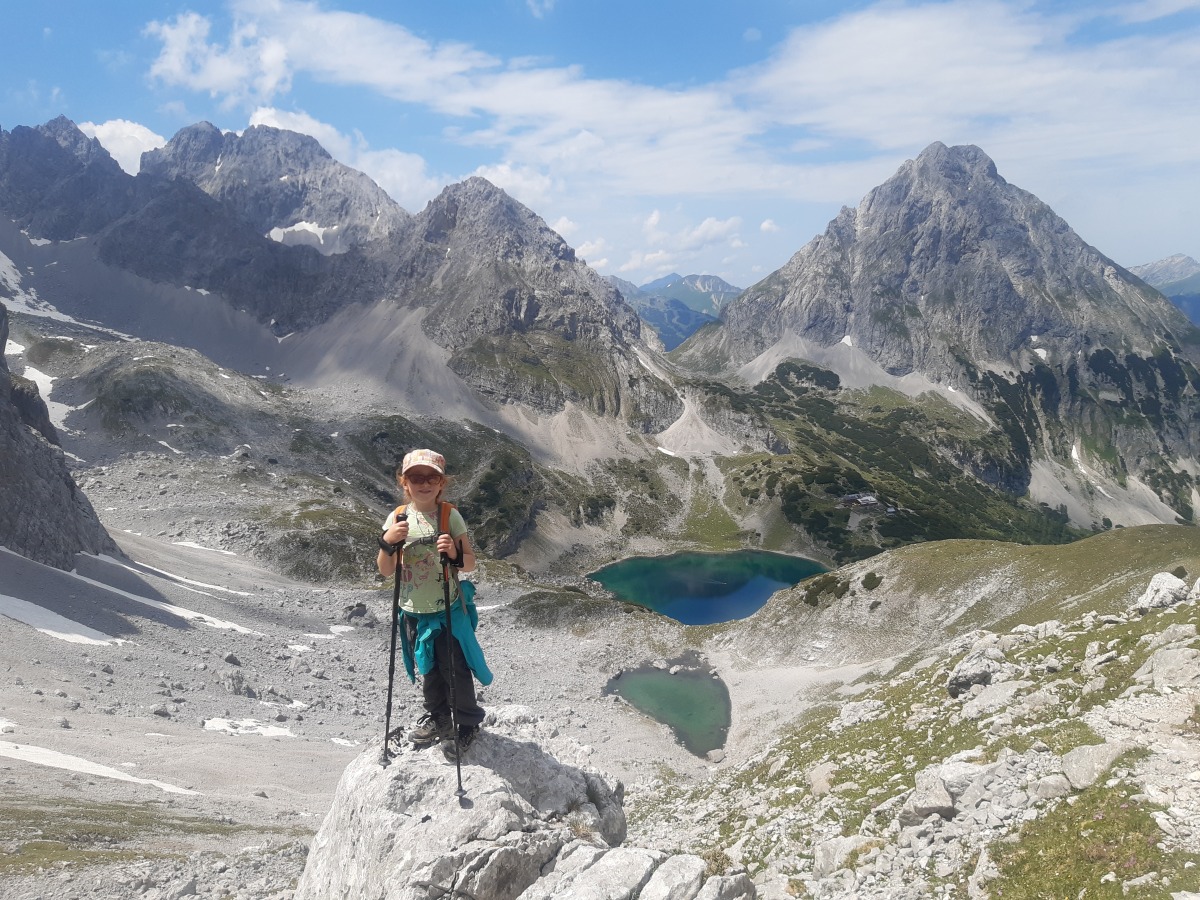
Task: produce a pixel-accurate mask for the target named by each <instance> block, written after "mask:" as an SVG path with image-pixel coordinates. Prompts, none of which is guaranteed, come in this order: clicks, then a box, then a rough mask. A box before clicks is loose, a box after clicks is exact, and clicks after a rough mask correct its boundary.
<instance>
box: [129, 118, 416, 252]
mask: <svg viewBox="0 0 1200 900" xmlns="http://www.w3.org/2000/svg"><path fill="white" fill-rule="evenodd" d="M142 172H144V173H146V174H147V175H157V176H161V177H164V178H168V179H177V178H181V179H184V180H186V181H190V182H192V183H193V184H195V185H196V186H197V187H198V188H200V189H201V190H202V191H204V192H205V193H206V194H208V195H209V196H210V197H213V198H214V199H216V200H220V201H222V202H224V203H227V204H229V205H230V206H231V207H232V208H234V209H236V210H237V212H238V213H239V214H240V215H241V217H242V218H243V219H244V220H245V221H246V222H247V223H248V224H249V225H250V226H251V227H253V228H254V229H255V230H256V231H257V232H258V233H259V234H262V235H266V236H269V237H271V238H273V239H275V240H277V241H280V242H281V243H285V244H305V245H307V246H312V247H314V248H315V249H317V250H318V251H320V252H321V253H324V254H326V255H330V254H336V253H343V252H345V251H347V250H349V249H351V248H352V247H356V246H361V245H362V244H364V243H367V242H368V241H372V240H376V239H378V238H382V237H387V236H388V235H392V234H395V233H396V232H397V231H398V230H399V229H400V227H401V225H402V224H403V223H404V222H405V221H407V219H408V214H407V213H406V212H405V211H404V210H403V209H401V208H400V206H399V205H398V204H397V203H396V202H395V201H394V200H392V199H391V198H390V197H389V196H388V195H387V194H386V193H385V192H384V191H383V189H382V188H380V187H379V186H378V185H377V184H375V182H373V181H372V180H371V179H370V178H368V177H367V176H366V175H364V174H363V173H362V172H358V171H355V170H354V169H351V168H350V167H349V166H345V165H343V164H342V163H340V162H338V161H337V160H335V159H334V158H333V157H332V156H330V155H329V153H328V152H327V151H326V150H325V148H324V147H322V146H321V144H320V142H319V141H317V139H316V138H314V137H312V136H310V135H307V134H301V133H299V132H295V131H287V130H286V129H282V128H275V127H273V126H270V125H254V126H252V127H250V128H248V129H246V131H245V132H243V133H242V134H240V135H239V134H236V133H234V132H222V131H221V130H220V129H218V128H217V127H216V126H214V125H212V124H211V123H209V122H198V123H196V124H195V125H189V126H188V127H187V128H183V129H181V130H180V131H178V132H177V133H176V134H175V136H174V137H172V138H171V140H170V141H168V142H167V143H166V144H165V145H164V146H162V147H159V148H158V149H156V150H151V151H149V152H147V153H144V154H142Z"/></svg>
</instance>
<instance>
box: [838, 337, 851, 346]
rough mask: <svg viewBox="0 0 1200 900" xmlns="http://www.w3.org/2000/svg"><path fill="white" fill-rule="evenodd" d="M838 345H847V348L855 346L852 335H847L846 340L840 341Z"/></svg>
mask: <svg viewBox="0 0 1200 900" xmlns="http://www.w3.org/2000/svg"><path fill="white" fill-rule="evenodd" d="M838 343H839V344H845V345H846V346H847V347H853V346H854V341H853V339H851V337H850V335H846V336H845V337H844V338H842V339H841V340H840V341H838Z"/></svg>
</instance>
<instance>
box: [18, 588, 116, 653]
mask: <svg viewBox="0 0 1200 900" xmlns="http://www.w3.org/2000/svg"><path fill="white" fill-rule="evenodd" d="M0 616H5V617H7V618H9V619H13V620H14V621H17V622H20V623H21V624H23V625H28V626H29V627H30V628H33V629H34V630H36V631H40V632H41V633H42V634H48V635H49V636H50V637H52V638H58V639H59V640H60V641H66V642H67V643H69V644H94V645H96V644H98V645H101V646H110V645H112V644H124V643H126V642H125V641H123V640H121V639H120V638H115V637H113V636H112V635H110V634H105V633H104V632H103V631H97V630H96V629H95V628H88V626H86V625H83V624H81V623H79V622H76V621H75V620H74V619H68V618H67V617H66V616H60V615H59V614H58V613H56V612H51V611H50V610H48V609H46V608H45V607H43V606H38V605H37V604H36V603H30V602H29V601H28V600H21V599H19V598H17V597H9V596H7V595H6V594H0Z"/></svg>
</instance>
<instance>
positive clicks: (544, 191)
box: [472, 163, 555, 210]
mask: <svg viewBox="0 0 1200 900" xmlns="http://www.w3.org/2000/svg"><path fill="white" fill-rule="evenodd" d="M472 174H474V175H478V176H479V177H481V178H486V179H487V180H488V181H490V182H491V183H492V184H494V185H495V186H496V187H498V188H500V190H502V191H504V192H505V193H506V194H508V195H509V196H510V197H512V198H513V199H515V200H518V201H520V202H521V203H523V204H525V205H526V206H528V207H529V208H530V209H533V210H537V209H538V208H539V207H544V206H545V205H546V204H547V203H548V202H549V200H550V199H551V197H552V196H553V195H554V193H555V186H554V182H553V180H552V179H551V178H550V176H548V175H546V174H545V172H544V171H542V170H540V169H538V168H535V167H533V166H514V165H511V164H509V163H501V164H499V165H494V166H480V167H479V168H477V169H476V170H475V171H474V172H473V173H472Z"/></svg>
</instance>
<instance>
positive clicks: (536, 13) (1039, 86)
mask: <svg viewBox="0 0 1200 900" xmlns="http://www.w3.org/2000/svg"><path fill="white" fill-rule="evenodd" d="M0 22H3V26H4V27H3V33H2V36H0V46H2V49H3V52H2V53H0V127H3V128H4V129H5V130H11V129H12V128H13V127H15V126H17V125H37V124H41V123H42V122H45V121H47V120H49V119H51V118H53V117H55V116H58V115H66V116H67V117H68V118H70V119H72V120H73V121H75V122H76V123H77V124H79V125H80V127H82V128H83V129H84V130H85V131H86V132H88V133H89V134H93V135H95V136H96V137H98V138H99V139H100V141H101V142H102V143H103V144H104V145H105V147H107V148H108V149H109V152H111V153H112V154H113V155H114V156H115V157H116V158H117V159H118V161H119V162H121V164H122V165H123V166H125V167H126V169H127V170H131V171H133V170H136V166H137V159H138V156H139V154H140V152H141V151H142V150H145V149H148V148H150V147H152V146H156V145H158V144H161V143H162V142H164V141H165V140H167V139H169V138H170V137H171V135H173V134H174V133H175V132H176V131H177V130H178V129H180V128H182V127H184V126H186V125H189V124H192V123H194V122H198V121H201V120H207V121H209V122H212V123H214V124H215V125H217V126H219V127H221V128H223V129H226V130H234V131H240V130H242V129H245V128H246V127H248V126H249V125H252V124H269V125H276V126H279V127H286V128H292V129H295V130H297V131H304V132H307V133H309V134H312V135H313V136H315V137H316V138H318V139H319V140H320V141H321V143H322V144H323V145H324V146H325V148H326V149H327V150H328V151H329V152H330V153H331V154H333V155H334V156H335V157H336V158H338V159H340V160H341V161H342V162H345V163H346V164H348V165H351V166H353V167H355V168H357V169H361V170H362V171H364V172H366V173H367V174H369V175H371V176H372V177H373V178H374V179H375V180H376V181H377V182H379V183H380V184H381V185H382V186H383V187H384V188H385V189H386V190H387V191H388V192H389V193H390V194H391V195H392V196H393V197H394V198H395V199H396V200H397V201H398V202H399V203H400V204H401V205H402V206H403V207H404V208H405V209H408V210H409V211H411V212H418V211H419V210H420V209H421V208H422V207H423V206H424V204H425V203H426V202H427V201H428V200H430V199H431V198H432V197H434V196H436V194H437V193H438V192H439V191H440V190H441V189H442V187H444V186H445V185H447V184H450V183H453V182H456V181H460V180H462V179H464V178H466V177H468V176H470V175H476V174H478V175H483V176H484V177H486V178H489V179H490V180H491V181H493V182H494V183H495V184H497V185H499V186H500V187H502V188H504V189H505V190H506V191H508V192H509V193H510V194H511V195H513V196H514V197H516V198H517V199H518V200H520V201H521V202H523V203H525V204H526V205H527V206H529V207H530V208H531V209H533V210H534V212H536V213H537V214H538V215H540V216H541V217H542V218H543V219H545V220H546V222H547V223H548V224H549V225H550V226H551V227H553V228H555V229H556V230H558V231H559V232H560V233H561V234H562V235H563V236H564V237H565V238H566V239H567V240H568V242H569V243H570V244H571V245H572V246H574V247H575V248H576V250H577V251H578V252H579V255H580V256H582V257H584V258H585V259H586V260H587V261H588V262H589V263H590V264H591V265H593V266H594V267H595V268H596V269H598V270H599V271H600V272H602V273H603V274H606V275H608V274H611V275H618V276H620V277H622V278H625V279H627V280H630V281H633V282H635V283H638V284H642V283H645V282H647V281H649V280H652V279H654V278H657V277H660V276H661V275H664V274H667V273H669V272H672V271H675V272H679V273H680V274H685V275H686V274H692V273H698V274H714V275H719V276H721V277H722V278H725V279H726V280H727V281H729V282H731V283H732V284H734V285H736V286H738V287H747V286H749V285H750V284H752V283H754V282H756V281H758V280H759V279H761V278H763V277H765V276H766V275H768V274H770V273H771V272H772V271H774V270H775V269H777V268H779V267H780V266H782V265H783V264H784V263H785V262H786V261H787V259H788V258H789V257H790V256H791V255H792V254H793V253H794V252H795V251H796V250H798V249H799V248H800V247H801V246H803V245H804V244H805V243H807V242H808V241H809V240H810V239H811V238H813V237H814V236H815V235H817V234H819V233H820V232H822V231H824V229H825V227H826V225H827V224H828V222H829V220H830V219H831V218H832V217H833V216H834V215H835V214H836V213H837V211H838V210H839V209H840V208H841V207H842V206H855V205H857V204H858V202H859V201H860V200H861V199H862V197H863V196H864V195H865V194H866V193H867V191H869V190H870V189H871V188H872V187H874V186H875V185H877V184H879V183H881V182H882V181H884V180H885V179H887V178H888V177H889V176H890V175H892V174H893V173H894V172H895V171H896V169H897V167H898V166H899V165H900V164H901V163H902V162H903V161H904V160H905V159H910V158H912V157H915V156H916V155H917V154H918V153H920V152H921V150H922V149H924V148H925V147H926V146H928V145H929V144H930V143H932V142H933V141H942V142H943V143H946V144H976V145H978V146H979V147H981V148H982V149H983V150H984V151H985V152H987V153H988V154H989V155H990V156H991V157H992V159H993V160H995V162H996V165H997V168H998V169H999V171H1000V174H1001V175H1003V176H1004V177H1005V178H1006V179H1008V180H1009V181H1010V182H1012V183H1014V184H1016V185H1018V186H1020V187H1022V188H1025V189H1026V190H1029V191H1031V192H1033V193H1034V194H1036V195H1038V196H1039V197H1040V198H1041V199H1043V200H1045V201H1046V202H1047V203H1049V204H1050V205H1051V206H1052V207H1053V208H1054V209H1055V210H1056V211H1057V212H1058V213H1059V214H1060V215H1062V216H1063V217H1064V218H1065V219H1066V220H1067V221H1068V223H1070V224H1071V226H1072V227H1073V228H1074V229H1075V230H1076V231H1077V232H1078V233H1079V234H1080V236H1081V237H1083V239H1084V240H1086V241H1088V242H1089V243H1091V244H1093V245H1095V246H1096V247H1098V248H1099V249H1100V250H1101V251H1102V252H1103V253H1105V254H1107V255H1109V256H1110V257H1112V258H1113V259H1115V260H1116V261H1117V262H1118V263H1121V264H1123V265H1126V266H1133V265H1139V264H1142V263H1146V262H1151V261H1154V260H1157V259H1160V258H1162V257H1165V256H1169V255H1171V254H1174V253H1186V254H1188V255H1191V256H1194V257H1197V258H1200V227H1198V226H1197V222H1198V221H1200V217H1198V215H1197V211H1198V210H1200V87H1198V86H1200V0H1142V2H1105V0H1096V2H1089V3H1084V2H1071V0H1061V2H1037V0H1022V2H1018V0H955V2H904V0H887V2H841V3H834V2H823V0H820V2H796V0H737V2H733V0H730V2H706V0H664V2H653V0H451V2H443V3H438V2H433V0H425V2H420V3H412V2H386V3H385V2H371V0H359V2H357V3H354V4H352V5H351V4H350V3H348V2H344V0H320V2H301V0H229V2H193V3H186V2H158V0H141V2H138V3H112V4H108V3H96V2H94V0H43V2H41V3H38V4H33V3H22V4H19V5H17V4H5V7H4V9H3V11H2V12H0Z"/></svg>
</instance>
